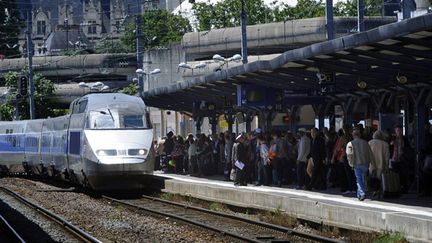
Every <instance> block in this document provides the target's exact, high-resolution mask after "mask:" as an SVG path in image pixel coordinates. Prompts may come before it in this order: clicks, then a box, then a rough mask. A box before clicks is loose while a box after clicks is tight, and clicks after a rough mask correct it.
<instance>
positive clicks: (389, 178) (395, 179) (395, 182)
mask: <svg viewBox="0 0 432 243" xmlns="http://www.w3.org/2000/svg"><path fill="white" fill-rule="evenodd" d="M381 182H382V192H383V196H384V197H388V196H399V193H400V181H399V175H398V174H397V173H396V172H394V171H391V170H389V171H385V172H383V173H382V175H381Z"/></svg>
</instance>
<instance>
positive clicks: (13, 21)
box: [0, 0, 23, 57]
mask: <svg viewBox="0 0 432 243" xmlns="http://www.w3.org/2000/svg"><path fill="white" fill-rule="evenodd" d="M22 27H23V23H22V21H21V19H20V12H19V11H18V6H17V3H16V0H7V1H0V55H4V56H5V57H16V56H15V55H17V54H19V50H18V35H19V33H20V30H21V28H22Z"/></svg>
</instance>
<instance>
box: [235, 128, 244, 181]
mask: <svg viewBox="0 0 432 243" xmlns="http://www.w3.org/2000/svg"><path fill="white" fill-rule="evenodd" d="M244 142H245V135H244V134H242V133H240V134H239V135H238V136H237V138H236V140H235V144H234V145H233V148H232V163H233V164H232V168H235V170H236V179H235V182H234V185H236V186H247V183H246V176H245V170H246V160H247V153H246V152H247V149H246V146H245V144H244Z"/></svg>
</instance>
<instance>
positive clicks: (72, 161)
mask: <svg viewBox="0 0 432 243" xmlns="http://www.w3.org/2000/svg"><path fill="white" fill-rule="evenodd" d="M86 107H87V99H80V100H78V101H75V103H74V105H73V108H72V112H71V113H72V114H71V115H70V119H69V127H68V133H67V134H68V146H67V147H68V153H67V160H68V167H69V171H70V173H71V174H73V175H74V176H75V177H76V179H78V180H80V181H81V180H83V176H82V173H81V172H82V170H83V169H84V168H83V161H82V152H83V130H84V124H85V108H86Z"/></svg>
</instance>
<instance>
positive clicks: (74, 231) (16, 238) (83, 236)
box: [0, 186, 101, 243]
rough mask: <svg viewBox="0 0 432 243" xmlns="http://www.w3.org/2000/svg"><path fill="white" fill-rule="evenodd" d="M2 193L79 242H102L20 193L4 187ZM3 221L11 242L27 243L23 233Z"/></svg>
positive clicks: (1, 189) (0, 188)
mask: <svg viewBox="0 0 432 243" xmlns="http://www.w3.org/2000/svg"><path fill="white" fill-rule="evenodd" d="M0 191H2V192H4V193H6V194H7V195H9V196H10V197H12V198H13V199H14V200H16V201H18V202H19V203H21V204H23V205H25V206H26V207H27V208H29V209H32V210H34V211H36V212H37V213H39V214H42V215H43V216H44V218H46V219H47V220H49V221H52V222H55V223H56V224H58V225H59V226H60V227H61V228H62V229H63V230H64V231H65V233H67V234H68V235H71V236H73V237H75V238H76V240H78V241H80V242H92V243H93V242H95V243H96V242H97V243H100V242H101V241H99V240H98V239H96V238H95V237H93V236H92V235H90V234H89V233H87V232H85V231H83V230H82V229H80V228H79V227H77V226H75V225H73V224H71V223H70V222H68V221H67V220H65V219H63V218H62V217H60V216H58V215H56V214H54V213H53V212H51V211H49V210H47V209H45V208H42V207H40V206H38V205H36V204H34V203H32V202H30V201H29V200H27V199H26V198H24V197H23V196H21V195H19V194H18V193H16V192H13V191H12V190H9V189H7V188H5V187H2V186H0ZM1 219H2V220H4V221H2V222H0V223H2V226H3V227H2V229H3V231H4V232H6V233H8V235H10V239H12V241H11V242H26V241H27V240H26V239H23V238H24V237H21V236H20V233H21V232H20V231H19V230H17V229H15V228H14V227H13V225H12V224H10V223H8V221H6V219H4V218H3V217H2V218H1ZM27 230H29V229H27ZM28 241H32V240H31V239H30V240H28Z"/></svg>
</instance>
